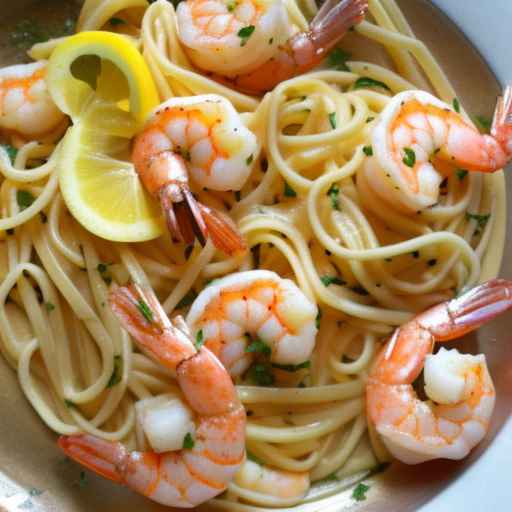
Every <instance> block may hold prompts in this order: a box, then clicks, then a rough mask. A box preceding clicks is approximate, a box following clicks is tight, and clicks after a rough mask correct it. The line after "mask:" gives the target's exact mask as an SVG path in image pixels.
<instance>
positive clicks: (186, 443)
mask: <svg viewBox="0 0 512 512" xmlns="http://www.w3.org/2000/svg"><path fill="white" fill-rule="evenodd" d="M195 444H196V443H195V441H194V438H193V437H192V434H191V433H190V432H187V435H186V436H185V437H184V438H183V449H184V450H192V448H194V445H195Z"/></svg>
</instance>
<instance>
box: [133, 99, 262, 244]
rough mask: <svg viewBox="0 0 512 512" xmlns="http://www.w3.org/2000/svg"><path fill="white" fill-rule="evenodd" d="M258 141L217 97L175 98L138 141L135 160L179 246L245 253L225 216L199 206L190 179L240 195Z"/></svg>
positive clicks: (238, 236)
mask: <svg viewBox="0 0 512 512" xmlns="http://www.w3.org/2000/svg"><path fill="white" fill-rule="evenodd" d="M258 152H259V146H258V143H257V140H256V136H255V135H254V133H252V132H251V131H250V130H249V129H248V128H246V126H245V125H244V124H243V122H242V120H241V119H240V116H239V115H238V113H237V112H236V110H235V109H234V107H233V105H231V103H230V102H229V101H228V100H227V99H225V98H223V97H221V96H217V95H215V94H205V95H202V96H194V97H188V98H172V99H170V100H169V101H166V102H165V103H163V104H162V105H160V107H158V109H157V110H156V111H155V112H154V113H153V115H152V116H151V117H150V119H149V121H148V123H147V125H146V127H145V128H144V130H143V131H142V132H141V133H140V134H139V135H138V136H137V137H136V139H135V143H134V147H133V152H132V159H133V163H134V165H135V168H136V170H137V172H138V174H139V177H140V179H141V180H142V182H143V184H144V186H145V187H146V189H147V190H148V191H149V193H150V194H152V195H154V196H156V197H158V198H159V199H160V204H161V205H162V209H163V211H164V214H165V218H166V221H167V226H168V229H169V231H170V233H171V235H172V237H173V239H174V240H176V241H183V242H186V243H192V242H193V240H194V238H196V237H197V239H198V240H199V241H200V243H201V244H202V245H204V244H205V242H206V239H207V238H208V237H211V238H212V242H213V243H214V245H215V246H216V247H217V248H218V249H220V250H222V251H224V252H225V253H227V254H235V253H237V252H243V251H244V250H245V244H244V242H243V240H242V239H241V237H240V235H239V234H238V232H237V231H236V229H235V228H234V227H233V226H232V225H231V223H230V222H229V221H228V220H227V219H226V218H225V217H224V216H222V215H221V214H220V213H219V212H216V211H215V210H213V209H211V208H208V207H206V206H204V205H203V204H201V203H198V202H197V201H196V200H195V198H194V197H193V195H192V193H191V191H190V188H189V174H190V176H191V177H192V178H193V179H194V180H195V181H196V182H197V183H198V184H199V185H201V186H203V187H207V188H210V189H212V190H219V191H227V190H240V189H241V188H242V187H243V185H244V183H245V182H246V180H247V178H248V177H249V174H250V172H251V169H252V165H253V162H254V160H255V159H256V158H257V156H258Z"/></svg>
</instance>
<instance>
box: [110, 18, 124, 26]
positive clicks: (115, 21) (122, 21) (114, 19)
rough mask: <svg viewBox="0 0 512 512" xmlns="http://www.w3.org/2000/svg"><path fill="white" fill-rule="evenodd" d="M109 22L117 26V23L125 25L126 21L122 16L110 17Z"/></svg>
mask: <svg viewBox="0 0 512 512" xmlns="http://www.w3.org/2000/svg"><path fill="white" fill-rule="evenodd" d="M109 23H110V24H111V25H112V26H114V27H115V26H117V25H126V21H125V20H123V19H122V18H115V17H114V18H110V20H109Z"/></svg>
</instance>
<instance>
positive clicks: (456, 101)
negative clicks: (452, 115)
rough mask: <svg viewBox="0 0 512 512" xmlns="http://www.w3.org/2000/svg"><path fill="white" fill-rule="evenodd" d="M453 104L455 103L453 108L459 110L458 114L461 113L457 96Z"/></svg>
mask: <svg viewBox="0 0 512 512" xmlns="http://www.w3.org/2000/svg"><path fill="white" fill-rule="evenodd" d="M452 105H453V110H455V112H457V114H460V102H459V100H458V99H457V98H453V102H452Z"/></svg>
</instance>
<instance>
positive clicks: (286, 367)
mask: <svg viewBox="0 0 512 512" xmlns="http://www.w3.org/2000/svg"><path fill="white" fill-rule="evenodd" d="M272 367H273V368H278V369H279V370H283V371H285V372H298V371H299V370H304V369H306V368H311V361H304V362H303V363H300V364H277V363H272Z"/></svg>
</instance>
